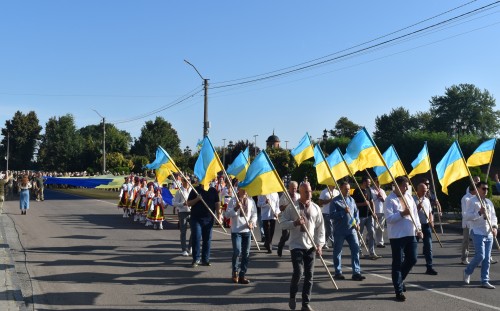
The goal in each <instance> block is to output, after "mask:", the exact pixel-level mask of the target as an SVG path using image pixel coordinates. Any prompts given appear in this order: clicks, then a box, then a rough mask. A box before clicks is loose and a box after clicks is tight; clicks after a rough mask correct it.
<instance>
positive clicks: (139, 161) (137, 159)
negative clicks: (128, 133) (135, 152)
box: [130, 156, 149, 173]
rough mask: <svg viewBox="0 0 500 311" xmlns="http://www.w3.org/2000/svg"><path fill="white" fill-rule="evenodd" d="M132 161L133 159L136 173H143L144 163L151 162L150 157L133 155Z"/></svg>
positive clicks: (133, 168)
mask: <svg viewBox="0 0 500 311" xmlns="http://www.w3.org/2000/svg"><path fill="white" fill-rule="evenodd" d="M130 161H132V165H133V167H132V172H134V173H142V172H143V171H144V169H143V167H144V165H146V164H148V163H149V160H148V158H147V157H145V156H132V158H131V159H130Z"/></svg>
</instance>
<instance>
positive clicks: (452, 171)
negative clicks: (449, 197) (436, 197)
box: [436, 141, 469, 194]
mask: <svg viewBox="0 0 500 311" xmlns="http://www.w3.org/2000/svg"><path fill="white" fill-rule="evenodd" d="M436 172H437V177H438V180H439V183H440V184H441V187H442V191H443V192H444V193H446V194H448V186H449V185H450V184H451V183H453V182H455V181H457V180H459V179H461V178H463V177H466V176H468V175H469V173H468V169H467V166H465V159H464V158H463V156H462V152H461V151H460V146H459V145H458V143H457V142H456V141H455V142H453V144H452V145H451V147H450V149H448V151H447V152H446V154H445V155H444V157H443V159H441V161H439V163H438V164H437V165H436Z"/></svg>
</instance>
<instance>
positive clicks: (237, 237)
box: [231, 232, 251, 278]
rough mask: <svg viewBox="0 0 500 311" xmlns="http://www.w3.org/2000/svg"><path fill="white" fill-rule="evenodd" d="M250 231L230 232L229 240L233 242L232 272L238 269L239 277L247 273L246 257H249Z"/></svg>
mask: <svg viewBox="0 0 500 311" xmlns="http://www.w3.org/2000/svg"><path fill="white" fill-rule="evenodd" d="M250 237H251V234H250V232H241V233H239V232H233V233H231V240H232V242H233V260H232V266H233V273H234V272H238V270H239V271H240V274H239V275H240V278H242V277H244V276H245V274H246V273H247V268H248V259H249V258H250V243H251V242H250ZM240 254H241V263H240V265H239V269H238V257H239V256H240Z"/></svg>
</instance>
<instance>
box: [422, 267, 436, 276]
mask: <svg viewBox="0 0 500 311" xmlns="http://www.w3.org/2000/svg"><path fill="white" fill-rule="evenodd" d="M425 274H428V275H437V274H438V273H437V271H436V270H434V269H432V268H429V269H427V271H425Z"/></svg>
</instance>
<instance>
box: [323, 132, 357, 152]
mask: <svg viewBox="0 0 500 311" xmlns="http://www.w3.org/2000/svg"><path fill="white" fill-rule="evenodd" d="M353 136H354V135H353ZM351 138H352V137H334V138H328V139H327V141H326V142H322V143H321V144H320V146H321V148H322V149H323V152H324V153H325V155H326V156H328V155H329V154H331V153H332V152H333V151H334V150H335V149H337V148H340V150H341V151H342V153H345V149H346V148H347V145H349V142H350V141H351Z"/></svg>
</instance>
